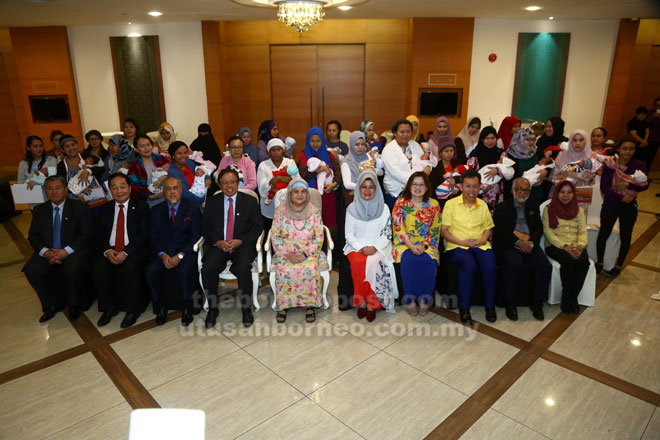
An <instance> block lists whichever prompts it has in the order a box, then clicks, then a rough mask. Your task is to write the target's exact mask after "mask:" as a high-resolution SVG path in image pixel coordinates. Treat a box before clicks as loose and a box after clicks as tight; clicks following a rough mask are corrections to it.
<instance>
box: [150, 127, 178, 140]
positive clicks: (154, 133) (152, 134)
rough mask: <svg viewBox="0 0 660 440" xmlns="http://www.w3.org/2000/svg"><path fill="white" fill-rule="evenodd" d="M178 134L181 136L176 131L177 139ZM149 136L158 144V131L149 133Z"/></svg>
mask: <svg viewBox="0 0 660 440" xmlns="http://www.w3.org/2000/svg"><path fill="white" fill-rule="evenodd" d="M178 134H179V133H178V132H176V131H175V132H174V138H175V139H176V137H177V135H178ZM147 136H149V137H150V138H151V140H152V141H154V142H157V140H158V130H156V131H150V132H149V133H147Z"/></svg>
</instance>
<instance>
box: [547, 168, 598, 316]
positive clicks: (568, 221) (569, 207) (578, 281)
mask: <svg viewBox="0 0 660 440" xmlns="http://www.w3.org/2000/svg"><path fill="white" fill-rule="evenodd" d="M543 235H545V244H546V246H545V253H546V254H547V255H548V257H550V258H552V259H553V260H555V261H557V262H558V263H559V264H560V265H561V270H560V276H561V284H562V295H561V311H562V312H564V313H575V314H578V313H580V306H579V305H578V302H577V297H578V295H579V293H580V291H581V290H582V285H583V284H584V280H585V278H586V277H587V271H588V270H589V256H588V255H587V237H588V234H587V222H586V217H585V215H584V210H582V208H581V207H580V206H578V203H577V197H576V193H575V185H573V183H572V182H569V181H568V180H564V181H563V182H560V183H559V184H558V185H557V186H556V187H555V190H554V192H553V194H552V201H551V202H550V204H549V205H548V206H547V208H546V209H545V210H544V211H543Z"/></svg>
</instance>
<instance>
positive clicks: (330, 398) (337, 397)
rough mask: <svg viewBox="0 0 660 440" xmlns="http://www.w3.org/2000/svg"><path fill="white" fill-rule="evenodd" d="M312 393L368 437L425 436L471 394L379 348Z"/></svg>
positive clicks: (331, 411) (321, 404)
mask: <svg viewBox="0 0 660 440" xmlns="http://www.w3.org/2000/svg"><path fill="white" fill-rule="evenodd" d="M310 398H311V399H312V401H314V402H316V403H318V404H319V405H320V406H322V407H323V408H324V409H325V410H326V411H328V412H329V413H330V414H332V415H333V416H335V417H336V418H337V419H339V420H340V421H342V422H343V423H344V424H346V425H348V426H349V427H350V428H351V429H352V430H354V431H355V432H357V433H358V434H360V435H361V436H362V437H365V438H367V439H379V440H380V439H403V438H423V437H424V436H426V435H427V434H428V433H429V432H431V431H432V430H433V429H434V428H435V427H436V426H438V424H440V423H441V422H442V421H443V420H444V419H445V418H446V417H447V416H448V415H449V414H451V413H452V412H453V411H454V410H455V409H456V408H458V407H459V406H460V405H461V404H462V403H463V402H464V401H465V399H467V396H466V395H464V394H461V393H459V392H458V391H456V390H454V389H452V388H450V387H448V386H447V385H445V384H443V383H441V382H440V381H437V380H436V379H433V378H432V377H429V376H427V375H426V374H424V373H421V372H419V371H417V370H416V369H414V368H412V367H410V366H409V365H406V364H405V363H403V362H401V361H399V360H398V359H396V358H394V357H392V356H390V355H389V354H387V353H384V352H380V353H378V354H377V355H375V356H373V357H371V358H370V359H368V360H367V361H365V362H363V363H362V364H360V365H359V366H357V367H356V368H353V369H352V370H350V371H349V372H347V373H346V374H344V375H342V376H341V377H339V378H337V379H336V380H334V381H332V382H330V383H329V384H328V385H326V386H324V387H322V388H321V389H319V390H317V391H316V392H315V393H313V394H312V395H311V396H310Z"/></svg>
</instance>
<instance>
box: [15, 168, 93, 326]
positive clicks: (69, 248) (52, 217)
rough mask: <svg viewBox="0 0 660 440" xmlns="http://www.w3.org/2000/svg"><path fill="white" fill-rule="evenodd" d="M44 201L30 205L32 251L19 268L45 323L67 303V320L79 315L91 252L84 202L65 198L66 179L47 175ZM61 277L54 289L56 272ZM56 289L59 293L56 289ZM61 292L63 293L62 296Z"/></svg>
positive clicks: (90, 229) (89, 224)
mask: <svg viewBox="0 0 660 440" xmlns="http://www.w3.org/2000/svg"><path fill="white" fill-rule="evenodd" d="M44 188H45V191H46V197H48V201H47V202H45V203H42V204H40V205H38V206H36V207H35V208H34V210H33V211H32V223H31V224H30V232H29V233H28V241H29V242H30V244H31V245H32V248H33V249H34V252H35V253H34V254H33V255H32V257H30V259H29V260H28V262H27V263H26V264H25V266H24V267H23V272H25V276H26V277H27V279H28V281H29V283H30V284H31V285H32V287H33V288H34V290H36V291H37V295H39V300H40V301H41V308H42V309H43V315H41V317H40V318H39V322H46V321H48V320H49V319H51V318H52V317H53V316H55V314H56V313H57V312H58V311H59V310H62V307H63V306H64V305H68V306H69V319H71V320H75V319H78V317H79V316H80V307H81V299H82V296H83V293H84V292H85V286H84V285H83V282H84V280H85V277H83V276H82V274H83V272H84V271H85V270H87V269H86V265H87V261H88V259H89V256H90V254H91V253H92V238H93V234H94V232H93V231H94V223H93V218H92V213H91V211H90V210H89V208H88V207H87V204H85V203H83V202H81V201H79V200H73V199H67V198H66V195H67V192H68V190H67V183H66V179H65V178H64V177H61V176H51V177H49V178H47V179H46V182H45V183H44ZM58 272H59V274H61V275H62V276H63V278H62V280H63V282H64V284H63V285H61V286H60V287H61V289H57V288H56V284H57V283H58V282H57V281H55V280H54V276H56V274H58ZM58 291H59V292H58ZM62 295H63V296H62Z"/></svg>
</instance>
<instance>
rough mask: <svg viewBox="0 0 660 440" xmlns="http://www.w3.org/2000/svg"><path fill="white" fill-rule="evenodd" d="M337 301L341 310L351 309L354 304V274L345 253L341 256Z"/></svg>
mask: <svg viewBox="0 0 660 440" xmlns="http://www.w3.org/2000/svg"><path fill="white" fill-rule="evenodd" d="M337 301H338V302H339V304H338V305H339V309H340V310H346V309H350V308H352V306H353V274H352V273H351V264H350V263H349V262H348V258H346V256H345V255H341V256H340V257H339V281H338V282H337Z"/></svg>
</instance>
